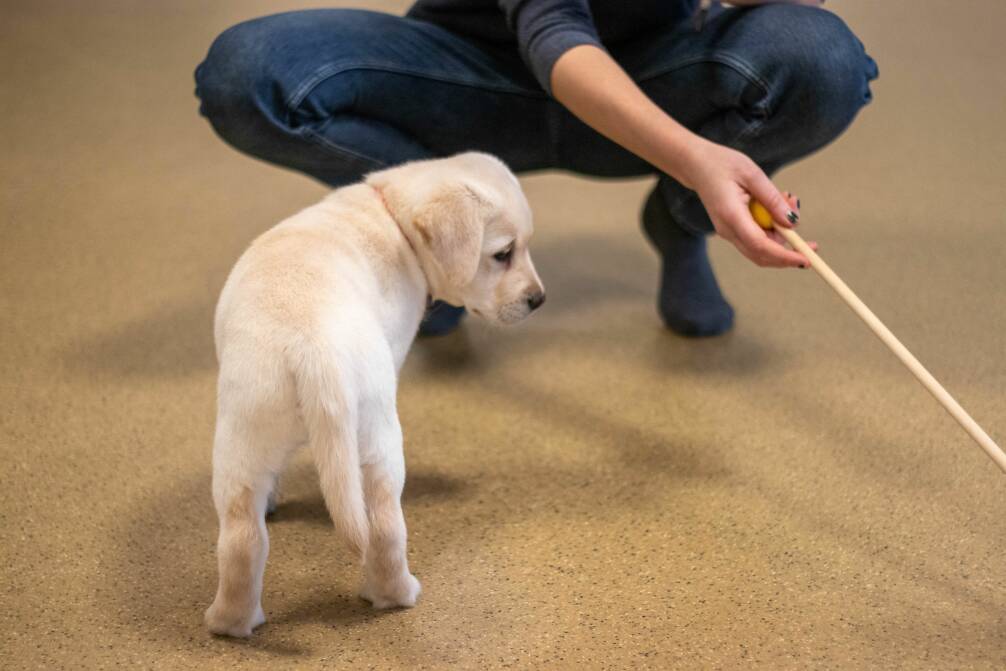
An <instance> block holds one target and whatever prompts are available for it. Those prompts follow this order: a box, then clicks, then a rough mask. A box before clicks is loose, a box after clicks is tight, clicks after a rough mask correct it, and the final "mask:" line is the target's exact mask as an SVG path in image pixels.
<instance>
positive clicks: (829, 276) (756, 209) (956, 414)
mask: <svg viewBox="0 0 1006 671" xmlns="http://www.w3.org/2000/svg"><path fill="white" fill-rule="evenodd" d="M750 209H751V216H753V217H754V220H755V221H756V222H758V225H759V226H761V227H762V228H766V229H769V228H775V230H776V231H777V232H778V233H779V234H780V235H781V236H782V237H783V238H784V239H785V240H786V242H788V243H789V244H790V245H791V246H792V247H793V249H795V250H796V251H798V252H800V253H801V254H803V255H804V256H805V257H807V258H808V259H809V260H810V266H811V268H813V269H814V270H816V271H817V274H818V275H820V276H821V278H822V279H824V281H825V282H827V283H828V285H829V286H830V287H831V288H832V289H834V290H835V293H837V294H838V295H839V296H841V297H842V300H844V301H845V303H846V305H848V306H849V307H850V308H852V311H853V312H855V313H856V314H857V315H859V318H860V319H862V320H863V321H864V322H866V325H867V326H869V327H870V329H871V330H872V331H873V332H874V333H875V334H876V335H877V337H878V338H880V340H881V341H882V342H883V343H884V344H885V345H887V347H888V349H890V350H891V351H892V352H894V355H895V356H896V357H898V358H899V359H900V360H901V363H903V364H905V367H906V368H908V370H910V371H911V372H912V375H914V376H915V377H916V378H917V379H918V381H919V382H921V383H922V386H923V387H925V388H926V389H927V390H928V391H929V393H930V394H932V395H933V396H934V397H935V398H936V400H937V401H939V402H940V404H941V405H942V406H943V407H944V408H945V409H946V411H947V412H949V413H950V416H951V417H953V418H954V419H956V420H957V423H958V424H960V425H961V426H962V427H963V428H964V430H965V431H967V432H968V435H969V436H971V437H972V438H973V439H974V441H975V442H976V443H978V445H979V446H980V447H981V448H982V449H983V450H985V453H986V454H987V455H989V458H991V459H992V461H994V462H995V463H996V465H997V466H998V467H999V469H1000V470H1001V471H1002V472H1003V473H1006V453H1004V452H1003V451H1002V448H1000V447H999V446H998V445H996V443H995V441H994V440H992V438H990V437H989V434H987V433H985V431H984V429H982V427H980V426H978V422H976V421H975V420H974V419H972V418H971V415H969V414H968V413H967V411H966V410H965V409H964V408H962V407H961V404H960V403H958V402H957V401H956V400H954V397H953V396H951V395H950V394H949V393H948V392H947V390H946V389H944V388H943V385H941V384H940V383H939V381H937V379H936V378H935V377H933V376H932V374H931V373H930V372H929V371H928V370H926V368H925V367H924V366H923V365H922V364H921V363H919V360H918V359H916V358H915V356H914V355H912V353H911V352H909V351H908V348H907V347H905V346H904V345H902V344H901V341H900V340H898V339H897V338H896V337H894V334H893V333H891V331H890V329H888V328H887V327H886V326H884V323H883V322H882V321H880V320H879V319H877V315H875V314H873V311H871V310H870V308H868V307H866V303H864V302H863V301H861V300H860V299H859V297H858V296H856V294H854V293H853V292H852V289H850V288H849V287H848V286H847V285H846V283H845V282H843V281H842V278H840V277H839V276H838V275H836V274H835V271H833V270H832V269H831V268H829V267H828V264H827V263H825V262H824V260H823V259H822V258H821V257H820V256H818V255H817V253H816V252H815V251H814V250H813V249H811V248H810V245H808V244H807V243H806V242H804V239H803V238H801V237H800V234H799V233H797V232H796V231H794V230H793V229H791V228H783V227H782V226H774V225H773V223H772V215H771V214H769V212H768V210H766V209H765V207H764V206H763V205H762V204H761V203H759V202H758V201H756V200H754V199H751V208H750Z"/></svg>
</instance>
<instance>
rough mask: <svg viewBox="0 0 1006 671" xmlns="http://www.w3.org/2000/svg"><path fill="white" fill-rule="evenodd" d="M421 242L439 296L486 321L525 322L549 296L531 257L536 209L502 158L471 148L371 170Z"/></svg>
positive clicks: (411, 233)
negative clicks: (452, 153) (437, 157)
mask: <svg viewBox="0 0 1006 671" xmlns="http://www.w3.org/2000/svg"><path fill="white" fill-rule="evenodd" d="M367 181H368V183H370V184H371V185H372V186H374V187H375V188H377V189H378V190H380V191H381V192H382V194H383V195H384V198H385V202H386V203H387V204H388V208H389V210H391V213H392V215H393V216H394V217H395V218H396V219H397V220H398V222H399V223H400V224H401V225H402V228H403V230H404V232H405V234H406V236H407V237H408V238H409V240H410V242H412V244H413V246H414V247H415V248H416V252H417V255H418V256H419V260H420V263H421V264H422V266H423V270H424V272H425V273H426V277H427V279H428V280H429V282H430V291H431V293H432V294H433V297H434V298H437V299H440V300H443V301H446V302H448V303H451V304H453V305H463V306H465V307H466V308H468V309H469V310H471V311H472V312H474V313H475V314H477V315H480V316H482V317H485V318H486V319H488V320H489V321H492V322H497V323H501V324H510V323H513V322H517V321H520V320H521V319H523V318H524V317H526V316H527V315H528V314H530V313H531V311H532V310H534V309H536V308H537V307H538V306H540V305H541V304H542V303H543V302H544V301H545V290H544V288H543V287H542V284H541V280H540V279H539V278H538V273H537V272H536V271H535V269H534V264H533V263H532V262H531V255H530V253H529V252H528V241H529V240H530V238H531V234H532V233H533V225H532V222H531V209H530V207H529V206H528V204H527V200H526V199H525V197H524V194H523V192H522V191H521V189H520V185H519V184H518V182H517V178H516V177H514V175H513V173H511V172H510V170H508V169H507V167H506V166H505V165H504V164H503V163H502V162H501V161H499V160H498V159H496V158H494V157H492V156H489V155H487V154H480V153H474V152H469V153H465V154H458V155H456V156H452V157H450V158H446V159H439V160H434V161H421V162H416V163H410V164H406V165H404V166H401V167H398V168H392V169H390V170H385V171H382V172H379V173H374V174H373V175H371V176H370V177H368V179H367Z"/></svg>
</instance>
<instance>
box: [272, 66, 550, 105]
mask: <svg viewBox="0 0 1006 671" xmlns="http://www.w3.org/2000/svg"><path fill="white" fill-rule="evenodd" d="M352 70H377V71H379V72H389V73H393V74H399V75H409V76H411V77H418V78H420V79H429V80H432V81H439V82H444V83H447V84H455V85H458V86H467V87H470V88H476V89H481V90H485V91H496V92H498V93H507V94H511V95H520V96H525V97H528V98H548V95H546V94H545V92H544V91H541V92H537V91H529V90H526V89H519V88H516V87H509V86H500V85H498V84H486V83H484V82H477V81H474V80H467V79H460V78H456V77H446V76H437V75H432V74H430V73H428V72H422V71H419V70H412V69H410V68H403V67H398V66H394V65H380V64H368V63H355V64H352V65H346V64H340V65H326V66H325V67H322V68H320V69H319V70H317V71H316V72H315V73H314V74H312V75H311V76H310V77H308V78H307V79H305V80H304V82H303V83H302V84H301V85H300V86H298V87H297V88H296V89H295V90H294V91H293V92H292V93H291V94H290V95H289V96H288V97H287V100H286V105H287V106H288V107H290V108H296V107H297V106H299V105H300V104H301V103H302V102H304V99H305V98H307V96H308V95H309V94H310V93H311V91H313V90H314V89H315V88H316V87H317V86H319V85H320V84H322V83H323V82H324V81H325V80H326V79H330V78H332V77H334V76H335V75H338V74H342V73H343V72H349V71H352Z"/></svg>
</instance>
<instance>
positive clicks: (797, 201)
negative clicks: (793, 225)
mask: <svg viewBox="0 0 1006 671" xmlns="http://www.w3.org/2000/svg"><path fill="white" fill-rule="evenodd" d="M796 209H798V210H799V209H800V199H799V198H797V199H796Z"/></svg>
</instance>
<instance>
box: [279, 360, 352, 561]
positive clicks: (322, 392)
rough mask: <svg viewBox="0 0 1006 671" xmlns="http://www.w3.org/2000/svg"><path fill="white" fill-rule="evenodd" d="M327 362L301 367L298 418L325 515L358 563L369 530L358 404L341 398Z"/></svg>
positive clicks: (305, 362)
mask: <svg viewBox="0 0 1006 671" xmlns="http://www.w3.org/2000/svg"><path fill="white" fill-rule="evenodd" d="M330 357H331V355H330V354H329V357H324V356H322V355H320V354H317V355H314V356H310V355H309V356H307V357H305V358H304V359H303V360H302V361H301V362H300V365H299V366H298V369H299V370H298V373H299V374H298V375H297V383H298V393H299V396H300V403H301V413H302V415H303V418H304V423H305V425H306V427H307V435H308V443H309V445H310V447H311V453H312V454H313V456H314V462H315V465H316V467H317V468H318V479H319V482H320V484H321V491H322V494H324V497H325V505H326V506H327V507H328V513H329V515H330V516H331V518H332V522H333V523H334V524H335V528H336V530H337V531H338V532H339V534H340V535H341V536H342V537H343V538H344V539H345V540H346V543H347V544H348V545H349V549H350V551H351V552H352V553H353V555H354V556H355V557H356V558H357V559H361V560H362V559H363V555H364V552H365V550H366V548H367V544H368V538H369V535H370V529H369V524H368V522H367V510H366V505H365V503H364V499H363V476H362V473H361V471H360V452H359V446H358V441H357V435H358V433H357V427H358V425H359V420H358V413H357V408H356V403H354V402H352V399H347V398H345V397H344V395H343V394H344V390H345V389H346V386H345V385H343V384H340V383H339V375H338V370H336V368H335V366H334V365H333V363H332V361H331V359H330Z"/></svg>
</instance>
